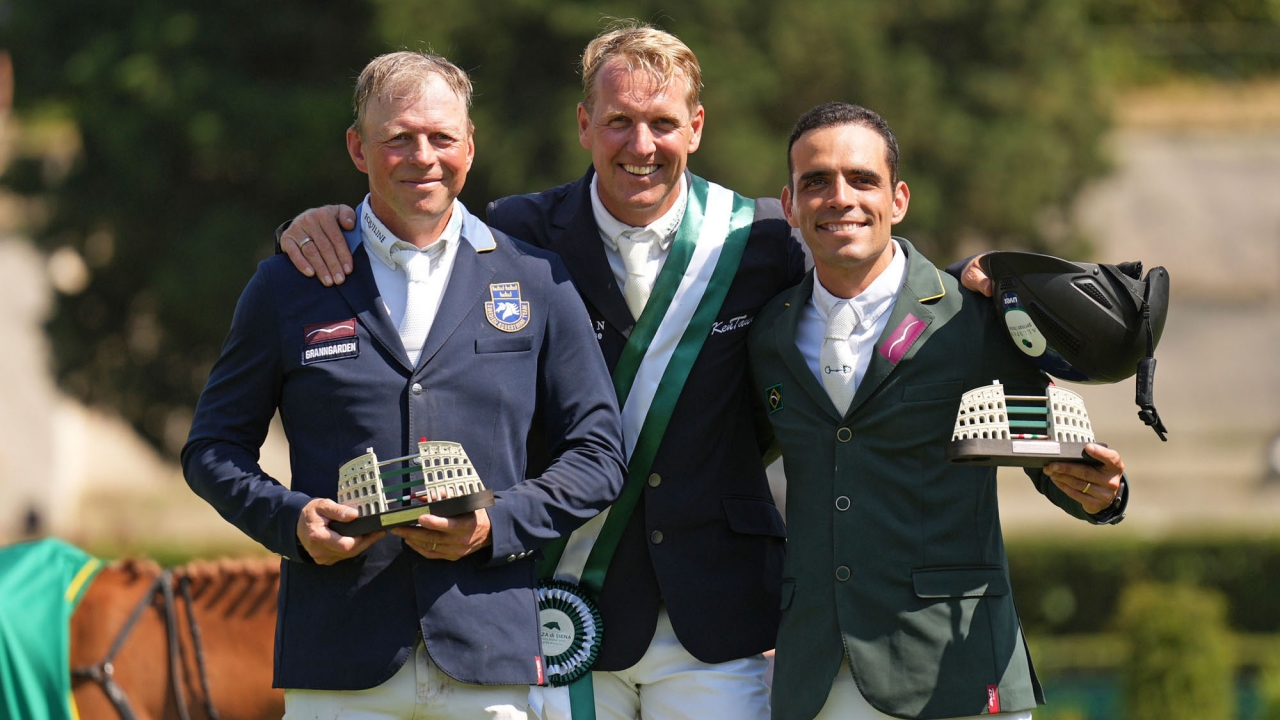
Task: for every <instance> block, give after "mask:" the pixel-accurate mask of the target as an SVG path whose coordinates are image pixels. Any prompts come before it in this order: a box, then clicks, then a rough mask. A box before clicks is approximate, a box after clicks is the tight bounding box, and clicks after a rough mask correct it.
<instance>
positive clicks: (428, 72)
mask: <svg viewBox="0 0 1280 720" xmlns="http://www.w3.org/2000/svg"><path fill="white" fill-rule="evenodd" d="M433 75H434V76H436V77H438V78H440V79H441V80H444V82H445V84H446V85H448V86H449V89H450V90H452V91H453V93H454V94H455V95H457V96H458V98H459V99H461V100H462V101H463V102H464V103H466V106H467V108H468V109H470V107H471V78H470V77H468V76H467V73H466V72H465V71H463V70H462V68H460V67H458V66H457V65H454V64H453V63H451V62H449V61H448V60H446V59H444V58H443V57H441V56H439V55H432V54H430V53H422V52H409V51H401V52H393V53H387V54H386V55H379V56H378V57H376V58H374V59H372V60H370V61H369V64H368V65H365V66H364V70H361V71H360V77H359V78H357V79H356V92H355V96H354V97H353V98H352V99H351V104H352V106H353V109H354V111H355V121H354V122H352V123H351V127H353V128H355V131H356V132H357V133H361V134H363V131H364V129H363V128H362V127H361V123H362V122H363V121H364V113H365V108H367V107H368V105H369V100H371V99H373V98H378V99H380V100H382V101H384V102H386V101H391V100H407V101H410V102H412V101H414V100H417V99H419V98H420V97H422V89H423V87H424V86H425V85H426V83H427V80H428V79H429V78H430V77H431V76H433ZM468 122H470V120H469V119H468Z"/></svg>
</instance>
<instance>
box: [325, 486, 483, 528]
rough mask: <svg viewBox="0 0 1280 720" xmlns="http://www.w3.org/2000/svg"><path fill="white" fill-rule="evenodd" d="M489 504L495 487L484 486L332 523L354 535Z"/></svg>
mask: <svg viewBox="0 0 1280 720" xmlns="http://www.w3.org/2000/svg"><path fill="white" fill-rule="evenodd" d="M487 507H493V491H492V490H481V491H479V492H473V493H471V494H469V495H460V496H458V497H451V498H448V499H445V500H437V501H435V502H431V503H422V504H420V505H412V506H410V507H406V508H397V509H395V510H388V511H386V512H382V513H377V514H375V515H365V516H364V517H358V518H356V519H355V520H348V521H346V522H343V521H341V520H334V521H332V522H330V523H329V527H330V528H332V529H333V530H335V531H336V532H340V533H342V534H343V535H347V536H350V537H354V536H357V535H368V534H369V533H371V532H377V531H379V530H389V529H391V528H395V527H403V526H405V525H416V524H417V523H418V517H419V516H422V515H428V514H430V515H436V516H439V517H455V516H457V515H465V514H467V513H469V512H475V511H476V510H480V509H483V508H487Z"/></svg>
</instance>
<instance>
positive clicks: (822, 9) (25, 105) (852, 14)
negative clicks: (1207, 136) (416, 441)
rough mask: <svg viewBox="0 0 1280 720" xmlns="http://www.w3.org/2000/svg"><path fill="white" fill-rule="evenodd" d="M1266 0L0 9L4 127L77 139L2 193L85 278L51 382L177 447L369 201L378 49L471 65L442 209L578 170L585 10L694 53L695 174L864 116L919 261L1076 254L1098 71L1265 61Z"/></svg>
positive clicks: (739, 167) (1098, 165)
mask: <svg viewBox="0 0 1280 720" xmlns="http://www.w3.org/2000/svg"><path fill="white" fill-rule="evenodd" d="M1276 7H1277V6H1276V4H1275V3H1274V2H1268V1H1267V0H1231V2H1228V3H1223V2H1217V1H1216V0H1215V1H1213V2H1210V1H1209V0H1181V1H1180V2H1173V1H1172V0H1163V1H1162V0H1118V1H1117V2H1103V1H1102V0H993V1H990V2H977V1H973V2H968V1H964V0H915V1H910V0H904V1H903V2H892V3H886V2H879V1H876V0H795V1H794V2H789V3H776V2H768V1H766V0H687V1H686V2H684V3H681V4H680V7H679V9H678V10H677V9H672V7H671V6H669V5H664V4H661V3H658V2H653V1H652V0H619V1H618V2H611V3H599V2H586V1H582V0H578V1H574V0H568V1H566V0H556V1H553V0H500V1H495V2H484V3H479V2H474V0H434V1H433V2H431V3H421V2H412V1H410V0H364V1H363V2H352V1H350V0H348V1H345V2H338V1H335V0H324V1H317V2H299V1H298V0H281V1H279V2H273V3H250V2H244V0H228V2H223V3H217V4H209V3H198V2H193V1H192V0H171V1H169V2H159V1H158V0H142V1H134V0H130V1H125V0H98V1H97V2H94V3H84V2H79V1H73V0H46V1H45V2H42V3H17V2H12V1H9V2H2V3H0V30H2V31H3V33H4V40H3V43H2V44H3V46H4V47H6V48H7V49H8V50H9V51H10V53H11V55H12V57H13V61H14V68H15V75H16V95H15V110H16V112H17V115H18V117H19V118H20V119H21V121H22V122H23V124H24V126H25V127H27V128H28V129H34V128H40V127H56V128H60V129H61V130H62V131H63V136H65V137H67V138H70V139H71V141H72V142H73V144H78V148H76V151H75V152H72V153H66V154H67V156H68V157H72V158H74V160H73V162H71V163H70V164H69V165H59V164H57V163H50V162H49V160H48V158H47V157H42V156H40V155H39V154H30V155H27V156H20V157H19V158H18V160H17V161H16V162H14V163H12V164H11V165H10V167H9V169H8V171H7V172H6V174H5V176H4V183H5V185H6V186H7V187H8V188H9V190H10V191H11V192H16V193H19V194H22V195H24V196H26V197H29V198H32V199H35V200H37V201H38V202H37V203H36V204H34V205H33V207H36V208H38V209H39V210H40V212H36V213H33V214H32V215H31V217H32V225H31V228H30V232H31V235H32V236H33V237H34V238H35V239H36V241H37V242H38V244H39V245H40V246H42V247H43V248H45V249H47V250H48V251H50V252H52V251H55V250H61V251H62V252H63V254H64V255H67V254H68V253H70V255H71V256H72V257H73V258H74V259H78V260H79V261H81V263H82V265H83V267H84V268H85V269H86V270H87V282H86V283H84V284H83V287H76V288H71V289H70V290H68V291H67V292H64V293H63V294H60V295H59V297H58V301H57V306H56V310H55V314H54V316H53V318H52V320H51V322H50V324H49V331H50V336H51V338H52V342H53V347H54V352H55V357H56V365H57V374H58V379H59V382H60V384H61V385H62V386H63V387H64V388H65V389H66V390H67V391H68V392H70V393H71V394H72V395H74V396H76V397H78V398H80V399H82V400H84V401H86V402H89V403H92V404H101V405H107V406H111V407H113V408H115V409H116V410H118V411H119V412H120V413H122V414H123V415H124V416H125V417H126V418H127V419H128V420H129V421H130V422H131V423H133V424H134V425H135V426H136V427H137V428H138V429H139V430H140V431H141V432H142V433H143V434H144V435H145V436H146V437H147V438H148V439H150V440H151V441H152V442H153V443H155V444H156V445H157V446H158V447H161V448H162V449H166V450H168V451H169V452H174V451H175V450H176V449H177V448H178V447H180V445H181V442H182V440H183V439H184V438H185V434H186V427H187V422H188V420H189V417H190V414H189V413H190V408H191V407H192V405H193V404H194V401H195V399H196V397H197V395H198V392H199V390H200V388H201V387H202V386H203V383H204V379H205V377H206V375H207V372H208V369H209V366H210V364H211V363H212V362H213V360H214V359H215V358H216V357H217V354H218V351H219V348H220V345H221V341H222V338H223V335H224V334H225V332H226V328H227V325H228V323H229V320H230V317H231V311H232V307H233V306H234V303H235V299H236V297H237V296H238V294H239V292H240V289H241V288H242V286H243V284H244V282H245V281H246V280H247V278H248V277H249V275H250V274H251V273H252V271H253V267H254V264H255V263H256V262H257V261H258V260H259V259H261V258H262V257H265V256H266V255H267V254H268V253H269V252H270V251H271V230H272V229H273V228H274V227H275V226H276V225H277V224H278V223H279V222H280V221H281V220H283V219H286V218H288V217H291V216H292V215H294V214H295V213H296V212H297V211H298V210H300V209H302V208H305V207H308V206H312V205H316V204H320V203H325V202H336V201H345V202H348V203H354V202H355V201H357V200H359V198H360V197H361V196H362V195H363V193H364V190H363V187H364V183H363V177H362V176H361V175H360V174H359V173H358V172H357V171H356V170H355V169H354V168H353V167H352V166H351V164H350V160H349V159H348V158H347V156H346V152H345V147H344V144H343V141H342V136H343V132H344V130H345V128H346V126H347V124H348V123H349V120H350V108H349V98H350V90H351V85H352V82H353V79H354V77H355V75H356V74H357V73H358V72H359V70H360V68H361V67H362V66H363V65H364V63H365V62H367V60H368V59H369V58H370V57H371V56H373V55H375V54H377V53H380V52H385V51H389V50H394V49H399V48H410V49H428V48H429V49H432V50H434V51H435V52H438V53H441V54H444V55H446V56H448V57H449V58H450V59H452V60H454V61H455V62H457V63H458V64H459V65H460V66H462V67H463V68H465V69H467V70H468V71H470V72H471V74H472V77H473V80H474V83H475V88H476V98H475V105H474V109H473V113H472V115H473V120H474V122H475V125H476V128H477V147H478V152H477V159H476V165H475V168H474V170H473V172H472V174H471V176H470V178H469V180H468V183H467V187H466V190H465V191H464V193H463V200H464V202H466V203H467V204H468V205H469V206H470V207H471V208H472V209H473V210H474V211H479V210H480V209H481V208H482V207H483V204H484V203H486V202H487V201H489V200H491V199H493V198H496V197H500V196H503V195H507V194H511V193H518V192H529V191H533V190H537V189H541V188H545V187H548V186H551V185H555V184H560V183H564V182H568V181H570V180H572V179H573V178H575V177H577V176H578V175H579V174H580V173H581V172H582V171H583V170H584V169H585V167H586V166H587V164H588V163H589V156H588V154H587V153H586V151H584V150H582V149H581V147H579V145H578V142H577V135H576V127H575V120H574V107H575V104H576V102H577V100H578V98H579V97H580V94H581V88H580V82H579V78H578V76H577V74H576V65H577V61H578V57H579V54H580V53H581V50H582V48H583V46H584V45H585V44H586V43H587V41H588V40H590V38H591V37H592V36H594V35H595V34H596V33H597V32H598V31H599V30H600V28H601V27H602V25H603V23H604V22H605V20H604V17H605V16H606V15H608V16H616V17H637V18H640V19H642V20H646V21H649V22H653V23H655V24H657V25H659V26H661V27H663V28H665V29H667V30H670V31H672V32H674V33H676V34H677V35H679V36H680V37H681V38H682V39H683V40H685V41H686V42H687V43H688V44H689V45H690V47H692V48H693V50H694V51H695V52H696V53H697V54H698V56H699V59H700V60H701V63H702V66H703V72H704V83H705V91H704V95H703V102H704V104H705V106H706V108H707V131H706V136H705V138H704V143H703V146H702V148H701V149H700V150H699V152H698V153H696V154H695V155H694V156H693V157H692V159H691V166H692V168H693V170H694V171H695V172H698V173H700V174H703V175H705V176H707V177H709V178H711V179H713V180H716V181H718V182H721V183H723V184H726V185H729V186H731V187H733V188H734V189H736V190H738V191H740V192H743V193H746V194H753V195H776V194H777V192H778V190H779V188H780V187H781V186H782V184H783V183H784V182H785V180H786V176H785V172H786V171H785V159H784V155H783V153H784V143H785V139H786V137H787V134H788V133H789V131H790V126H791V123H792V122H793V121H794V119H795V118H796V117H797V116H798V115H799V114H800V113H801V112H802V111H804V110H805V109H807V108H808V107H810V106H812V105H813V104H815V103H818V102H823V101H827V100H832V99H843V100H850V101H855V102H860V103H862V104H865V105H868V106H870V107H872V108H875V109H877V110H879V111H880V112H881V113H882V114H884V115H885V117H886V118H887V119H888V121H889V122H890V124H891V125H893V127H894V128H895V130H896V132H897V133H898V136H899V140H900V143H901V145H902V147H903V157H902V168H901V173H902V176H903V178H904V179H905V180H907V182H908V183H909V184H910V185H911V188H912V208H911V213H910V215H909V217H908V219H907V221H906V222H905V223H904V224H903V225H902V226H901V227H900V230H901V234H903V235H906V236H908V237H910V238H911V239H912V241H913V242H915V243H916V244H917V245H919V246H921V247H923V248H924V249H925V250H926V252H928V253H929V254H930V255H931V256H933V257H934V258H935V259H937V260H940V261H945V260H949V259H951V258H953V257H955V256H956V255H957V254H959V253H961V252H963V251H966V250H969V249H972V248H975V247H993V246H1012V245H1017V246H1021V247H1026V248H1035V249H1041V250H1047V251H1054V252H1059V253H1064V254H1074V255H1079V254H1081V253H1084V252H1086V249H1087V243H1085V242H1083V240H1084V239H1082V238H1080V237H1079V236H1078V234H1077V232H1076V231H1075V229H1074V227H1073V225H1072V223H1071V221H1070V208H1071V206H1072V203H1073V201H1074V199H1075V197H1076V196H1077V194H1078V193H1079V191H1080V190H1081V188H1082V187H1083V186H1084V185H1085V183H1086V182H1088V181H1089V180H1090V179H1092V178H1096V177H1098V176H1099V175H1101V174H1102V173H1104V172H1105V170H1106V167H1107V164H1106V158H1105V156H1104V153H1103V151H1102V137H1103V134H1104V133H1105V132H1106V130H1107V127H1108V114H1109V100H1108V98H1109V84H1110V83H1111V82H1112V80H1113V78H1115V77H1117V72H1120V70H1123V72H1122V73H1121V74H1122V75H1124V76H1125V77H1129V78H1133V77H1153V76H1157V75H1159V74H1160V73H1162V72H1207V73H1214V72H1219V71H1220V69H1221V67H1222V62H1220V56H1221V55H1222V53H1227V52H1229V51H1230V48H1229V47H1227V45H1225V44H1221V43H1220V44H1218V45H1214V44H1213V43H1208V45H1205V47H1208V48H1209V50H1208V51H1206V52H1207V53H1208V54H1206V52H1200V53H1199V54H1196V53H1194V52H1182V51H1178V52H1173V51H1170V50H1169V48H1170V47H1172V46H1171V45H1170V44H1169V43H1170V42H1171V41H1169V40H1168V38H1167V37H1166V38H1165V40H1164V41H1160V40H1159V39H1157V40H1156V41H1150V40H1149V36H1151V35H1152V33H1155V34H1156V35H1159V33H1161V32H1164V33H1166V36H1167V35H1168V34H1169V33H1173V34H1175V35H1176V33H1177V32H1182V30H1177V27H1182V26H1185V25H1188V24H1194V23H1202V24H1203V23H1208V24H1209V25H1212V26H1213V27H1214V28H1218V30H1215V31H1214V32H1244V31H1248V32H1251V33H1253V35H1250V37H1252V38H1254V39H1255V40H1256V44H1260V46H1261V45H1265V44H1266V42H1268V40H1267V38H1271V37H1273V36H1274V31H1275V28H1276V13H1277V12H1278V11H1277V10H1276ZM1224 8H1225V9H1224ZM1175 26H1176V27H1175ZM1228 26H1230V27H1231V28H1234V30H1223V28H1227V27H1228ZM1171 28H1172V29H1171ZM1267 33H1271V35H1268V34H1267ZM1162 37H1164V36H1162ZM1144 38H1146V40H1144ZM1259 38H1260V39H1259ZM1144 42H1145V43H1146V44H1143V43H1144ZM1162 42H1163V43H1164V44H1161V43H1162ZM1206 42H1207V41H1206ZM1202 45H1204V43H1202ZM1153 48H1154V50H1153ZM1264 49H1265V48H1264ZM1214 53H1217V54H1216V55H1215V54H1214ZM1250 57H1251V58H1252V60H1250V63H1252V64H1249V63H1244V64H1239V63H1237V64H1236V65H1233V66H1232V67H1236V66H1239V67H1245V68H1250V67H1256V68H1261V69H1263V70H1265V69H1267V68H1272V69H1274V65H1275V62H1276V60H1277V58H1280V52H1274V53H1271V54H1267V52H1252V54H1251V55H1250ZM1268 63H1270V64H1268ZM1117 68H1119V69H1120V70H1118V69H1117ZM65 144H66V143H64V145H65ZM64 149H65V148H64ZM64 289H65V288H64Z"/></svg>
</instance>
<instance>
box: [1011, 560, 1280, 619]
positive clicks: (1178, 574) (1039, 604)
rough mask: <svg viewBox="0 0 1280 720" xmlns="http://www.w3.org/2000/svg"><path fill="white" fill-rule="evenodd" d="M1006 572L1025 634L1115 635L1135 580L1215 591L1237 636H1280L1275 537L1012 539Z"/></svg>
mask: <svg viewBox="0 0 1280 720" xmlns="http://www.w3.org/2000/svg"><path fill="white" fill-rule="evenodd" d="M1007 545H1008V550H1009V572H1010V576H1011V579H1012V582H1013V591H1014V597H1016V598H1017V601H1018V612H1019V615H1020V616H1021V617H1022V622H1023V626H1024V628H1025V629H1026V632H1027V634H1028V635H1032V636H1050V635H1068V634H1082V633H1101V632H1106V631H1111V630H1113V629H1115V618H1116V615H1117V613H1118V611H1119V598H1120V595H1121V593H1122V591H1123V590H1124V589H1125V588H1126V587H1127V586H1129V585H1132V584H1135V583H1139V582H1162V583H1179V584H1185V585H1198V586H1201V587H1205V588H1210V589H1213V590H1217V591H1218V592H1221V593H1222V595H1223V596H1224V597H1225V598H1226V601H1227V625H1228V626H1229V627H1230V628H1231V629H1232V630H1233V631H1235V632H1237V633H1275V632H1280V593H1278V592H1276V588H1277V578H1280V537H1272V538H1245V537H1240V538H1184V539H1167V540H1160V541H1147V540H1135V539H1125V538H1115V537H1114V536H1111V537H1106V538H1103V539H1094V538H1084V537H1083V536H1072V537H1070V538H1068V539H1064V540H1045V539H1036V540H1030V539H1028V540H1016V539H1015V540H1010V541H1009V542H1008V543H1007Z"/></svg>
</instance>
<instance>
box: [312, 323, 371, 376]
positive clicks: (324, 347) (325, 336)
mask: <svg viewBox="0 0 1280 720" xmlns="http://www.w3.org/2000/svg"><path fill="white" fill-rule="evenodd" d="M359 354H360V337H359V336H358V335H357V334H356V319H355V318H351V319H350V320H341V321H339V322H330V323H317V324H315V325H307V326H305V327H303V328H302V364H303V365H310V364H312V363H318V362H325V361H326V360H341V359H343V358H352V357H356V356H358V355H359Z"/></svg>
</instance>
